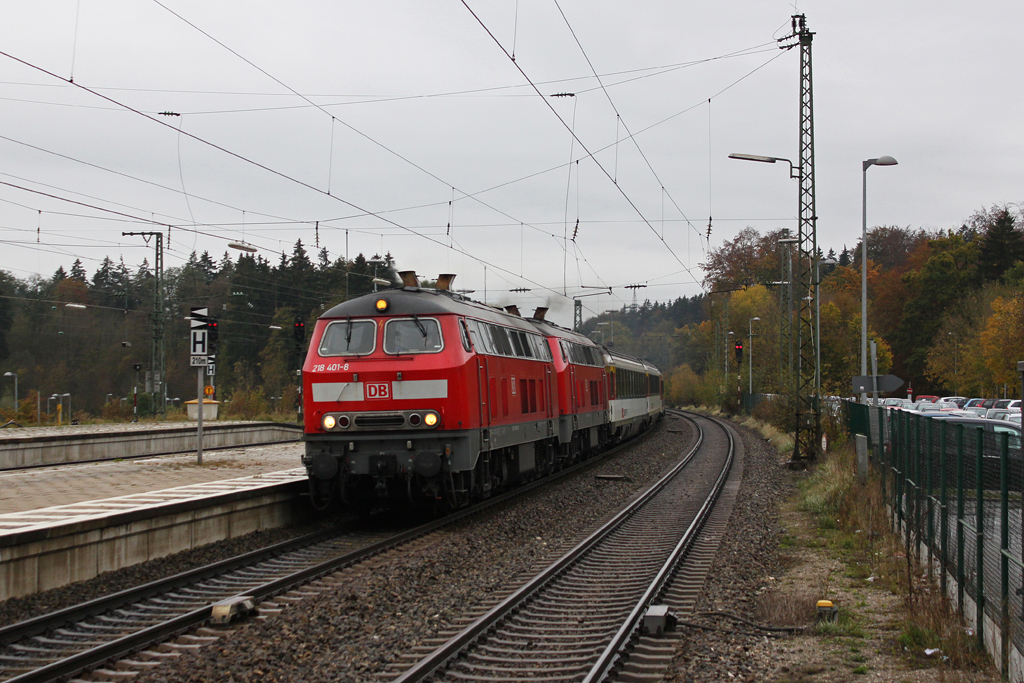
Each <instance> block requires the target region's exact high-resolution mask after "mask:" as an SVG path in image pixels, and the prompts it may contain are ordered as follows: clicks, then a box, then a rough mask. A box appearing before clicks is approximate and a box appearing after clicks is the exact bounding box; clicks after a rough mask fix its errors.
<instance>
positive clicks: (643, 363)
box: [601, 346, 661, 375]
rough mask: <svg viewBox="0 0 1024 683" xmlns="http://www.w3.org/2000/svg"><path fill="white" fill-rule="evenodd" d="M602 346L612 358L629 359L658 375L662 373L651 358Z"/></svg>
mask: <svg viewBox="0 0 1024 683" xmlns="http://www.w3.org/2000/svg"><path fill="white" fill-rule="evenodd" d="M601 348H603V349H604V352H605V353H607V354H608V355H609V356H611V357H612V359H615V360H624V361H629V362H632V363H637V364H638V365H641V366H643V367H644V369H645V370H647V371H648V372H653V373H656V374H658V375H660V374H661V370H659V369H658V368H657V366H656V365H654V363H652V362H651V361H649V360H645V359H643V358H640V357H639V356H634V355H632V354H629V353H623V352H622V351H618V350H616V349H613V348H608V347H607V346H603V347H601Z"/></svg>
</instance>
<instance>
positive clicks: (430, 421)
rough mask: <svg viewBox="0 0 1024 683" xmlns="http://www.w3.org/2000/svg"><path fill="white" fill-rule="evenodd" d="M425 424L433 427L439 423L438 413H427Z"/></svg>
mask: <svg viewBox="0 0 1024 683" xmlns="http://www.w3.org/2000/svg"><path fill="white" fill-rule="evenodd" d="M423 424H425V425H427V426H428V427H433V426H434V425H436V424H437V413H427V414H426V415H424V416H423Z"/></svg>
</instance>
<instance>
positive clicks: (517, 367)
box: [301, 271, 664, 512]
mask: <svg viewBox="0 0 1024 683" xmlns="http://www.w3.org/2000/svg"><path fill="white" fill-rule="evenodd" d="M399 276H400V277H401V278H402V286H400V287H399V286H395V287H392V288H390V289H386V290H383V291H381V292H379V293H372V294H366V295H364V296H360V297H356V298H353V299H351V300H349V301H345V302H343V303H341V304H338V305H336V306H334V307H332V308H330V309H329V310H327V311H326V312H325V313H324V314H323V315H321V316H320V317H319V318H318V319H317V321H316V324H315V326H314V328H313V330H312V333H311V335H310V343H309V349H308V352H307V354H306V357H305V360H304V363H303V366H302V373H301V375H302V406H303V427H304V437H303V438H304V442H305V451H304V453H303V456H302V462H303V465H304V466H305V468H306V471H307V474H308V480H309V490H310V499H311V501H312V503H313V505H314V506H315V507H316V508H317V509H320V510H324V509H326V508H327V507H329V506H331V505H334V504H336V503H340V504H341V505H343V506H344V507H345V508H347V509H351V510H355V511H361V512H369V511H371V510H373V509H377V508H379V507H390V508H393V507H396V506H399V505H429V506H432V507H433V508H434V509H437V508H441V509H446V510H447V509H455V508H459V507H464V506H466V505H468V504H470V503H473V502H475V501H478V500H482V499H485V498H487V497H489V496H491V495H494V494H495V493H496V492H499V491H502V490H504V489H507V488H509V487H511V486H513V485H515V484H516V483H517V482H520V481H522V480H525V479H534V478H537V477H544V476H547V475H549V474H550V473H552V472H554V471H557V470H559V469H561V468H563V467H565V466H566V465H567V464H570V463H574V462H577V461H580V460H582V459H585V458H588V457H591V456H592V455H594V454H596V453H598V452H600V451H602V450H604V449H607V448H609V447H611V446H613V445H615V444H618V443H620V442H622V441H624V440H626V439H629V438H631V437H633V436H635V435H637V434H639V433H640V432H642V431H644V430H647V429H649V428H650V427H651V426H652V425H653V424H654V423H655V422H657V421H658V420H659V419H661V417H662V416H663V414H664V400H663V399H664V392H663V384H662V379H661V373H660V372H659V370H658V368H656V367H655V366H654V365H652V364H651V363H649V362H647V361H644V360H642V359H640V358H635V357H632V356H630V355H628V354H624V353H620V352H618V351H617V350H615V349H613V348H609V347H606V346H602V345H599V344H596V343H595V342H593V341H592V340H591V339H589V338H588V337H586V336H584V335H582V334H578V333H576V332H573V331H571V330H568V329H565V328H563V327H560V326H558V325H556V324H554V323H553V322H551V321H548V320H546V319H545V315H546V313H547V310H548V309H546V308H538V309H537V310H536V311H535V312H534V314H533V316H532V317H524V316H522V315H521V314H520V313H519V311H518V309H517V308H516V307H515V306H507V307H505V308H504V309H502V308H499V307H495V306H491V305H487V304H483V303H480V302H477V301H473V300H471V299H469V298H467V297H465V296H463V295H462V294H459V293H457V292H455V291H453V290H452V288H451V285H452V283H453V281H454V279H455V276H454V275H451V274H442V275H440V276H439V277H438V279H437V281H436V284H435V286H434V287H433V288H427V287H421V286H420V283H419V280H418V278H417V276H416V274H415V272H413V271H403V272H401V273H399Z"/></svg>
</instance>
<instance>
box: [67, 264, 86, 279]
mask: <svg viewBox="0 0 1024 683" xmlns="http://www.w3.org/2000/svg"><path fill="white" fill-rule="evenodd" d="M69 277H70V278H71V279H72V280H78V281H79V282H88V278H87V277H86V274H85V267H84V266H83V265H82V259H77V258H76V259H75V262H74V263H72V264H71V275H70V276H69Z"/></svg>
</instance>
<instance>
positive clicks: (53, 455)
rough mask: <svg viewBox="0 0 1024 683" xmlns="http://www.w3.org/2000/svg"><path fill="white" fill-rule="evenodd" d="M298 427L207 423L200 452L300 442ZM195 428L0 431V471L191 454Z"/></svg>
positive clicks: (157, 425) (145, 425)
mask: <svg viewBox="0 0 1024 683" xmlns="http://www.w3.org/2000/svg"><path fill="white" fill-rule="evenodd" d="M301 437H302V427H301V426H300V425H297V424H288V423H283V422H211V423H208V424H204V425H203V448H204V450H216V449H220V448H233V447H238V446H246V445H258V444H268V443H285V442H290V441H298V440H299V439H300V438H301ZM195 448H196V425H195V423H194V422H193V423H189V422H140V423H134V424H132V423H128V424H100V425H81V426H77V425H75V426H72V425H68V426H61V427H54V426H47V427H27V428H14V429H11V428H8V429H4V430H2V431H0V470H9V469H18V468H25V467H40V466H44V465H53V464H59V463H67V462H93V461H100V460H115V459H120V458H138V457H147V456H152V455H163V454H168V453H182V452H188V451H194V450H195Z"/></svg>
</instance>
